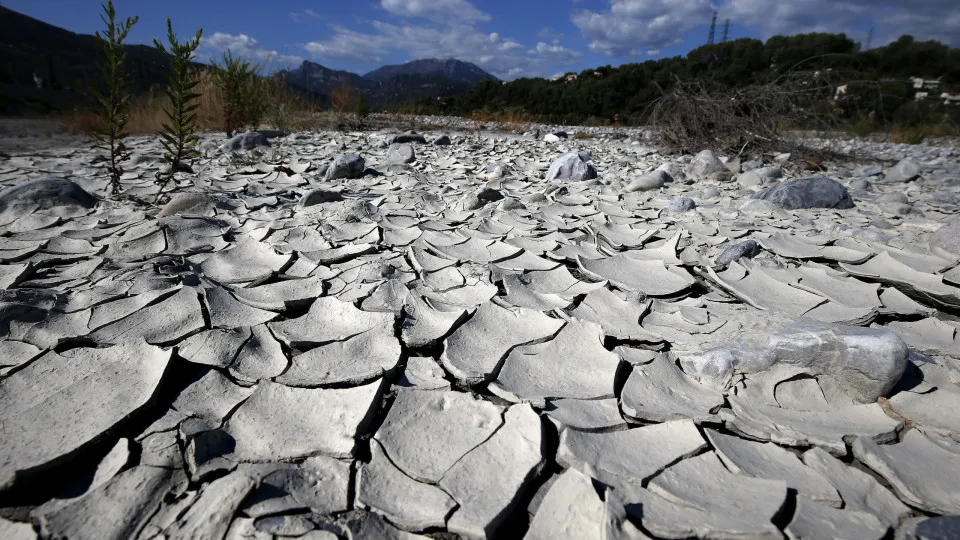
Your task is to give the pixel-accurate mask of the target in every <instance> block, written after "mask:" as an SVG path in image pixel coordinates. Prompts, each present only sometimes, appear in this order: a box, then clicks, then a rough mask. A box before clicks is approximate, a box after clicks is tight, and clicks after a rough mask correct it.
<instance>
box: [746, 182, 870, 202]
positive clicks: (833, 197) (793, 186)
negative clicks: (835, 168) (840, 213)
mask: <svg viewBox="0 0 960 540" xmlns="http://www.w3.org/2000/svg"><path fill="white" fill-rule="evenodd" d="M752 198H753V199H757V200H761V201H770V202H772V203H774V204H776V205H777V206H780V207H781V208H786V209H788V210H796V209H798V208H836V209H844V208H853V199H852V198H851V197H850V193H849V192H848V191H847V188H845V187H843V185H842V184H840V182H837V181H836V180H831V179H830V178H824V177H822V176H808V177H805V178H794V179H793V180H787V181H785V182H780V183H779V184H777V185H775V186H771V187H768V188H765V189H762V190H760V191H759V192H757V193H755V194H754V195H753V197H752Z"/></svg>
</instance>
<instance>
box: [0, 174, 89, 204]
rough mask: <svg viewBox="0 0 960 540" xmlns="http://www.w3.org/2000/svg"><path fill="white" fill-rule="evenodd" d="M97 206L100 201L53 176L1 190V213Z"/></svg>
mask: <svg viewBox="0 0 960 540" xmlns="http://www.w3.org/2000/svg"><path fill="white" fill-rule="evenodd" d="M96 204H97V199H96V198H95V197H94V196H93V195H90V194H89V193H87V192H86V191H84V189H83V188H81V187H80V186H78V185H77V184H75V183H74V182H72V181H70V180H67V179H65V178H55V177H52V176H48V177H45V178H40V179H37V180H31V181H29V182H24V183H23V184H20V185H18V186H14V187H11V188H7V189H5V190H3V191H0V213H4V212H7V211H14V212H23V211H32V210H36V209H40V210H49V209H53V208H56V209H58V210H68V211H69V210H74V211H85V210H88V209H90V208H93V207H94V206H95V205H96Z"/></svg>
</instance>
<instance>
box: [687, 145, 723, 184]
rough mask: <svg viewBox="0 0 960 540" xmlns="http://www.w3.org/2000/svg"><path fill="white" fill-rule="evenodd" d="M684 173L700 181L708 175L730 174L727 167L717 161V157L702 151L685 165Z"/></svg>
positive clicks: (710, 152)
mask: <svg viewBox="0 0 960 540" xmlns="http://www.w3.org/2000/svg"><path fill="white" fill-rule="evenodd" d="M685 172H686V173H687V174H688V175H690V176H693V177H696V178H700V179H703V178H706V177H707V176H709V175H710V173H715V172H724V173H730V171H729V169H727V166H726V165H724V163H723V162H722V161H720V160H719V159H717V156H715V155H714V153H713V152H712V151H711V150H703V151H702V152H700V153H699V154H697V155H696V156H694V157H693V159H692V160H690V163H688V164H687V166H686V168H685Z"/></svg>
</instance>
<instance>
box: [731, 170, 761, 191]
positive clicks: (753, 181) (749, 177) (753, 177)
mask: <svg viewBox="0 0 960 540" xmlns="http://www.w3.org/2000/svg"><path fill="white" fill-rule="evenodd" d="M737 183H738V184H740V185H741V186H744V187H758V186H762V185H763V177H762V176H760V175H759V174H757V172H756V171H755V170H753V171H747V172H745V173H743V174H741V175H740V176H738V177H737Z"/></svg>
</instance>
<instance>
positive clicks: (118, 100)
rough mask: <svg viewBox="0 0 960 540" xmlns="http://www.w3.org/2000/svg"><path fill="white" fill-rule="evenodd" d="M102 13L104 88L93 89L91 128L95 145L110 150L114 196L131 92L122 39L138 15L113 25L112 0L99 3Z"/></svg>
mask: <svg viewBox="0 0 960 540" xmlns="http://www.w3.org/2000/svg"><path fill="white" fill-rule="evenodd" d="M103 12H104V13H103V15H101V16H100V19H101V20H102V21H103V23H104V24H105V25H106V26H107V28H106V31H105V32H104V33H103V34H101V33H100V32H97V33H96V35H95V37H96V40H97V43H98V44H99V45H100V48H101V49H102V53H103V54H102V57H101V59H100V63H99V66H98V67H99V69H100V73H101V75H102V76H103V81H104V83H105V85H106V90H105V91H104V92H100V91H98V90H96V89H94V90H93V95H94V97H95V98H96V100H97V104H98V110H97V120H98V122H97V126H96V127H95V128H94V137H95V138H96V141H97V144H96V148H99V149H101V150H104V151H106V152H109V153H110V157H109V158H108V165H107V171H108V172H109V173H110V194H111V195H114V196H116V195H119V194H120V177H121V176H122V175H123V169H122V168H121V167H120V162H121V161H124V160H126V159H127V158H128V157H129V154H128V153H127V151H126V148H125V147H124V146H123V139H124V137H126V133H124V127H125V126H126V124H127V120H129V119H130V112H129V107H128V105H129V101H130V95H131V94H130V75H129V74H128V73H127V72H126V71H125V70H124V67H123V64H124V61H126V58H127V54H126V52H124V50H123V40H125V39H126V38H127V34H129V33H130V29H131V28H132V27H133V25H135V24H137V20H138V18H137V17H133V18H128V19H126V20H125V21H123V22H122V23H120V24H117V20H116V17H117V12H116V10H115V9H114V7H113V1H112V0H107V3H106V4H105V5H103Z"/></svg>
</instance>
